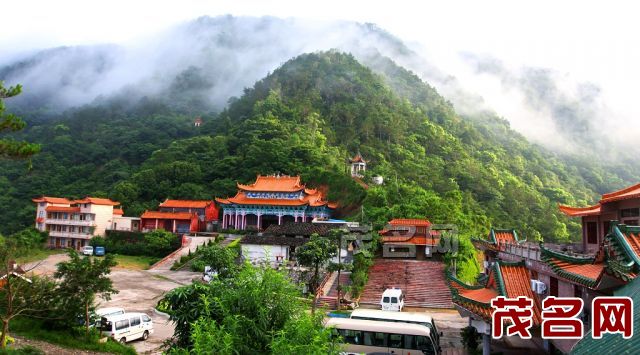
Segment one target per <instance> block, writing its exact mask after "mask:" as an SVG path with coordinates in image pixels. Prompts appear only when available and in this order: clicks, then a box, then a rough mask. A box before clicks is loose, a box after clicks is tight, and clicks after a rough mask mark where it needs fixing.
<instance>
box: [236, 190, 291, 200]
mask: <svg viewBox="0 0 640 355" xmlns="http://www.w3.org/2000/svg"><path fill="white" fill-rule="evenodd" d="M246 195H247V197H249V198H269V199H297V198H301V197H302V192H296V193H277V192H247V193H246Z"/></svg>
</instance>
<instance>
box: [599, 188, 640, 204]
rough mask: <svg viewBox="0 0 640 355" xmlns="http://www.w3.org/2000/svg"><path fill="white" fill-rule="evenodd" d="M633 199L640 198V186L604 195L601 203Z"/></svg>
mask: <svg viewBox="0 0 640 355" xmlns="http://www.w3.org/2000/svg"><path fill="white" fill-rule="evenodd" d="M632 198H640V184H636V185H633V186H629V187H627V188H624V189H622V190H618V191H614V192H609V193H606V194H603V195H602V199H601V200H600V203H606V202H613V201H620V200H628V199H632Z"/></svg>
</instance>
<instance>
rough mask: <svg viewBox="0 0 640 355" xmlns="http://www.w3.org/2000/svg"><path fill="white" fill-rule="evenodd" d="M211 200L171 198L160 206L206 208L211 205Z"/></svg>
mask: <svg viewBox="0 0 640 355" xmlns="http://www.w3.org/2000/svg"><path fill="white" fill-rule="evenodd" d="M212 202H213V201H211V200H169V199H166V200H165V201H164V202H163V203H161V204H160V206H159V207H166V208H205V207H207V206H208V205H210V204H211V203H212Z"/></svg>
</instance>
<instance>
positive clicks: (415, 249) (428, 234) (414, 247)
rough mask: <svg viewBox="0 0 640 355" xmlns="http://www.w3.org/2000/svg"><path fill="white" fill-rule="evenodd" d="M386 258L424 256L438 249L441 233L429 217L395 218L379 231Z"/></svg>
mask: <svg viewBox="0 0 640 355" xmlns="http://www.w3.org/2000/svg"><path fill="white" fill-rule="evenodd" d="M379 234H380V235H381V236H382V255H383V257H385V258H420V259H422V258H424V257H429V256H431V254H432V253H433V252H435V251H436V249H437V246H438V245H439V243H440V235H439V233H438V232H437V231H433V230H431V222H430V221H429V220H428V219H415V218H395V219H392V220H391V221H389V223H387V226H386V227H385V228H384V229H383V230H381V231H380V232H379Z"/></svg>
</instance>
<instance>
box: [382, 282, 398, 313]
mask: <svg viewBox="0 0 640 355" xmlns="http://www.w3.org/2000/svg"><path fill="white" fill-rule="evenodd" d="M380 306H381V307H382V310H383V311H396V312H400V311H402V308H403V307H404V293H403V292H402V290H401V289H399V288H388V289H386V290H384V292H383V293H382V297H381V298H380Z"/></svg>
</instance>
